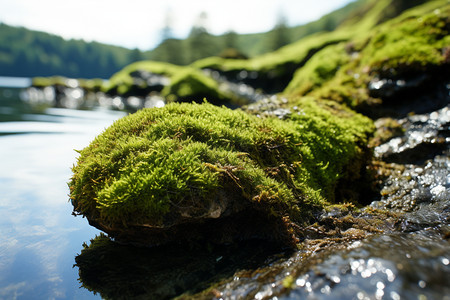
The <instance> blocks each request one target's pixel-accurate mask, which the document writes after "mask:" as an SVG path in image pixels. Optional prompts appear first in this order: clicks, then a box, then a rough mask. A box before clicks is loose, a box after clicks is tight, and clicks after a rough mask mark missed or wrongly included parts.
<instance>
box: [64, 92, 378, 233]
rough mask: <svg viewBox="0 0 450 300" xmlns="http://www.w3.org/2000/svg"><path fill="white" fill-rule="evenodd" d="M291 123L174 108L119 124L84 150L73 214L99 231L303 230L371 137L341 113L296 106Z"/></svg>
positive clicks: (356, 119) (304, 102) (310, 104)
mask: <svg viewBox="0 0 450 300" xmlns="http://www.w3.org/2000/svg"><path fill="white" fill-rule="evenodd" d="M298 105H301V109H302V111H301V113H300V114H297V115H295V116H292V117H291V118H290V119H289V120H287V121H281V120H278V119H272V118H268V119H260V118H258V117H256V116H252V115H249V114H247V113H245V112H242V111H233V110H229V109H226V108H223V107H222V108H221V107H216V106H213V105H211V104H206V103H205V104H202V105H198V104H170V105H168V106H166V107H164V108H158V109H145V110H142V111H139V112H137V113H135V114H132V115H129V116H127V117H125V118H123V119H120V120H118V121H117V122H115V123H114V125H113V126H111V127H110V128H108V129H107V130H105V132H104V133H102V134H101V135H99V136H98V137H97V138H96V139H95V140H94V141H93V142H92V143H91V144H90V145H89V146H88V147H87V148H85V149H83V150H82V151H80V157H79V159H78V164H77V165H76V166H74V168H73V172H74V175H73V177H72V180H71V181H70V183H69V186H70V198H71V201H72V204H73V206H74V212H75V213H77V214H82V215H84V216H86V217H87V218H88V219H89V220H90V222H91V223H93V224H99V223H101V224H103V225H102V229H105V228H107V227H109V228H116V229H117V228H126V227H130V226H135V225H143V224H146V225H145V226H149V227H153V228H164V227H170V226H174V225H177V224H183V223H193V222H200V223H201V222H204V220H205V219H217V218H223V217H226V216H229V215H232V214H237V213H238V212H239V211H243V210H250V211H257V212H260V213H261V214H263V215H266V216H268V217H269V216H270V217H271V218H275V219H279V220H282V219H283V218H285V217H288V218H290V219H291V220H292V221H296V222H303V221H305V220H307V218H308V217H309V216H310V215H311V212H312V211H313V210H314V209H320V208H322V207H323V206H324V205H325V204H326V203H327V201H329V200H333V198H334V192H335V190H334V189H335V187H336V185H337V183H338V181H339V180H342V179H343V177H344V176H348V175H349V174H350V173H348V172H346V170H347V167H348V166H349V165H353V164H354V161H355V160H358V161H360V160H361V159H362V157H361V155H360V153H361V148H362V147H364V145H365V144H366V143H367V136H368V134H369V132H370V131H371V130H372V128H371V122H370V121H369V120H368V119H366V118H364V117H362V116H360V115H357V114H354V113H352V112H350V111H346V110H345V109H343V108H340V109H341V110H342V111H344V112H345V113H344V114H343V115H340V116H337V115H335V114H334V113H333V109H336V106H334V108H333V107H332V106H328V105H327V104H326V103H324V104H322V105H317V104H316V103H315V102H314V101H313V100H312V99H306V98H305V99H301V100H298Z"/></svg>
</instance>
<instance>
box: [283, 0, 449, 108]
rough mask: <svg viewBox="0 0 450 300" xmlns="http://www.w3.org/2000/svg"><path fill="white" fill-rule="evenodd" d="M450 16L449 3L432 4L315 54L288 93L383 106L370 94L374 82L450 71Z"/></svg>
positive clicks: (289, 87)
mask: <svg viewBox="0 0 450 300" xmlns="http://www.w3.org/2000/svg"><path fill="white" fill-rule="evenodd" d="M380 3H381V2H380ZM449 15H450V4H448V1H431V2H428V3H426V4H424V5H422V6H419V7H417V8H414V9H411V10H409V11H407V12H405V13H403V14H402V15H400V16H399V17H397V18H395V19H393V20H391V21H388V22H385V23H383V24H381V25H379V26H377V27H375V28H373V29H372V30H370V31H368V32H364V31H361V32H359V31H358V33H357V34H356V37H354V38H353V40H351V41H348V42H346V43H343V44H340V45H335V46H329V47H327V48H325V49H323V50H322V51H320V52H319V53H317V54H316V55H314V56H313V57H312V58H311V59H310V60H309V61H308V62H307V63H306V64H305V66H304V67H303V68H302V69H300V70H299V71H298V72H297V73H296V75H295V77H294V79H293V80H292V82H291V83H290V84H289V86H288V87H287V88H286V90H285V93H287V94H289V95H311V96H314V97H318V98H325V99H332V100H336V101H338V102H342V103H346V104H347V105H349V106H350V107H353V108H358V107H360V106H366V105H369V106H372V105H373V104H378V103H379V101H378V100H377V99H373V98H372V97H371V95H370V94H369V90H368V85H369V83H370V82H371V80H373V79H374V78H389V79H394V80H396V79H399V78H400V79H405V78H406V79H408V78H414V76H416V75H417V74H421V73H424V72H428V73H430V75H429V76H433V75H432V73H433V72H435V73H436V70H439V68H441V69H442V68H443V69H445V68H447V67H448V64H449V59H448V55H447V56H446V53H447V52H446V49H448V45H449V44H450V34H449V33H450V25H449V24H450V18H449V17H448V16H449ZM353 26H356V25H353ZM344 29H345V30H348V28H346V27H343V29H342V30H344ZM333 52H334V53H333ZM325 58H326V59H325ZM438 74H439V71H438ZM437 76H439V75H437Z"/></svg>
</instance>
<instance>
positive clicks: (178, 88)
mask: <svg viewBox="0 0 450 300" xmlns="http://www.w3.org/2000/svg"><path fill="white" fill-rule="evenodd" d="M161 94H162V96H164V97H167V98H168V99H171V100H173V101H186V100H187V101H195V102H201V101H203V98H208V99H209V100H210V101H211V102H212V103H214V104H227V103H230V102H231V103H233V102H234V103H235V104H236V103H239V99H238V98H237V97H236V96H235V95H233V93H231V92H227V91H226V90H223V89H221V87H220V85H219V83H218V82H217V81H215V80H214V79H212V78H211V77H210V76H208V75H205V74H203V73H202V72H201V71H200V70H197V69H193V68H189V67H186V68H184V69H183V70H182V71H180V72H178V73H177V74H176V75H174V76H173V77H172V79H171V83H170V84H169V85H168V86H166V87H165V88H164V89H163V90H162V92H161Z"/></svg>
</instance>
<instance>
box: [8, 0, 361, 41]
mask: <svg viewBox="0 0 450 300" xmlns="http://www.w3.org/2000/svg"><path fill="white" fill-rule="evenodd" d="M350 2H352V0H262V1H261V0H227V1H219V0H158V1H154V0H153V1H152V0H120V1H117V0H0V22H3V23H6V24H8V25H12V26H24V27H27V28H29V29H33V30H39V31H45V32H49V33H53V34H57V35H60V36H62V37H63V38H66V39H71V38H74V39H83V40H85V41H94V40H95V41H97V42H101V43H106V44H111V45H118V46H123V47H127V48H139V49H141V50H150V49H152V48H154V47H156V46H157V45H158V44H159V43H160V42H161V30H162V28H163V27H164V24H165V22H166V20H168V19H169V20H171V21H170V24H171V27H172V31H173V35H174V37H177V38H185V37H186V36H187V35H188V34H189V31H190V29H191V28H192V26H193V25H194V23H195V22H196V20H197V19H198V16H199V15H200V14H201V13H202V12H205V13H206V15H207V16H208V19H207V24H206V25H207V29H208V31H209V32H210V33H212V34H223V33H225V32H227V31H230V30H233V31H236V32H238V33H256V32H265V31H268V30H270V29H272V28H273V27H274V26H275V24H276V22H277V20H278V19H279V17H280V15H283V16H284V17H285V18H286V20H287V23H288V25H290V26H295V25H301V24H305V23H308V22H310V21H314V20H316V19H318V18H320V17H321V16H322V15H324V14H327V13H329V12H332V11H333V10H335V9H338V8H340V7H342V6H344V5H346V4H347V3H350ZM168 16H169V17H168Z"/></svg>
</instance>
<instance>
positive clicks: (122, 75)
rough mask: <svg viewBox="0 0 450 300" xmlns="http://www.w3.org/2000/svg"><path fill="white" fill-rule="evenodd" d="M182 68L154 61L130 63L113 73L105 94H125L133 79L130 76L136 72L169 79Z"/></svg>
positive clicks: (105, 88)
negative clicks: (114, 92)
mask: <svg viewBox="0 0 450 300" xmlns="http://www.w3.org/2000/svg"><path fill="white" fill-rule="evenodd" d="M182 69H183V68H182V67H178V66H175V65H172V64H169V63H163V62H156V61H139V62H135V63H132V64H130V65H128V66H126V67H125V68H123V69H122V70H120V71H119V72H117V73H115V74H114V75H113V76H111V78H110V79H109V82H108V84H107V85H106V86H105V87H104V91H105V92H111V91H117V92H118V93H119V94H125V93H127V92H128V91H129V90H130V88H131V86H132V85H133V83H134V81H133V77H132V76H131V74H132V73H133V72H136V71H146V72H149V73H155V74H159V75H165V76H168V77H169V78H170V77H171V76H173V75H174V74H176V73H178V72H180V71H181V70H182Z"/></svg>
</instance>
